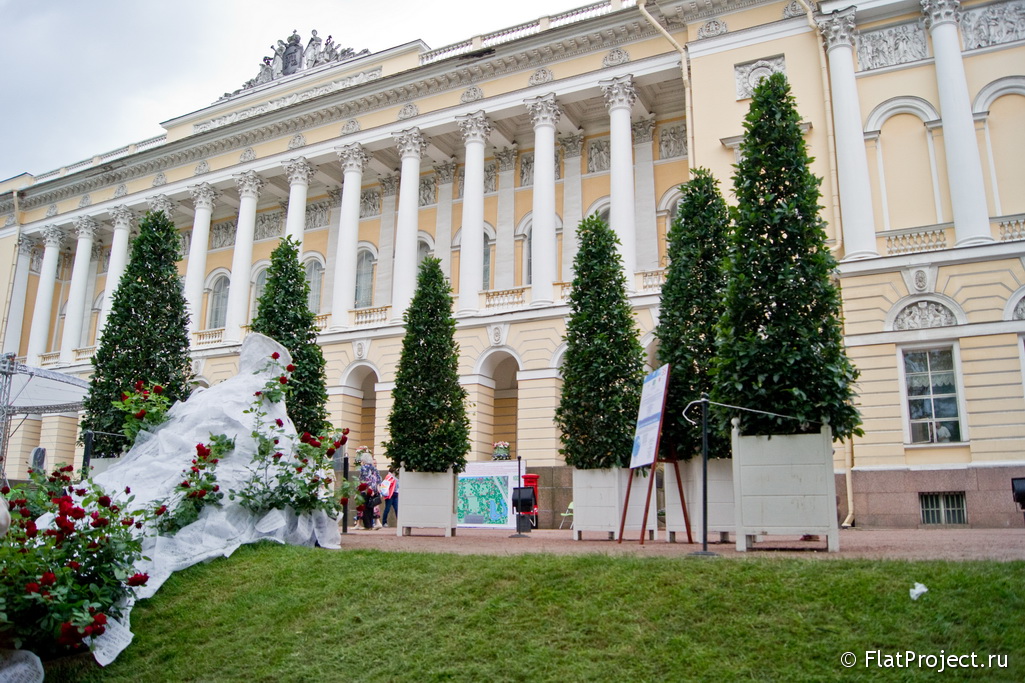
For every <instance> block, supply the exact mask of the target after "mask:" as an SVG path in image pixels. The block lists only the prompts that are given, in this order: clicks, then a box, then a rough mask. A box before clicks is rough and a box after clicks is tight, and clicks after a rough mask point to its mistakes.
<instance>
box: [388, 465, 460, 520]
mask: <svg viewBox="0 0 1025 683" xmlns="http://www.w3.org/2000/svg"><path fill="white" fill-rule="evenodd" d="M399 481H400V482H402V487H401V489H400V493H401V494H402V501H401V502H402V513H401V515H400V516H399V519H400V520H401V521H400V523H399V526H398V527H397V528H396V530H395V533H396V535H397V536H409V535H410V534H411V533H412V531H413V529H444V530H445V535H446V536H455V535H456V524H457V522H456V475H455V473H454V472H452V470H449V471H448V472H407V471H406V470H405V469H403V470H401V471H400V473H399Z"/></svg>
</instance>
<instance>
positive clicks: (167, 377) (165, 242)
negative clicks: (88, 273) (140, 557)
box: [82, 211, 192, 457]
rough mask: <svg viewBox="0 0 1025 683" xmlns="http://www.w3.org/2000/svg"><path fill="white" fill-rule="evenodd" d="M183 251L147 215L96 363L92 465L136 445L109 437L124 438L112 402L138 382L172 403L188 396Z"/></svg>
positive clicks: (162, 223) (88, 420)
mask: <svg viewBox="0 0 1025 683" xmlns="http://www.w3.org/2000/svg"><path fill="white" fill-rule="evenodd" d="M179 245H180V241H179V235H178V231H177V230H175V229H174V223H173V222H171V220H170V219H168V218H167V216H165V215H164V212H163V211H157V212H149V213H147V214H146V216H145V217H144V218H143V219H142V221H141V222H140V223H139V236H138V237H136V238H135V240H134V241H133V242H132V250H131V258H130V260H129V262H128V265H127V266H126V267H125V271H124V274H123V275H122V276H121V282H120V283H119V284H118V286H117V291H116V292H115V293H114V299H113V301H112V303H111V307H110V312H109V313H108V314H107V319H106V323H105V325H104V328H103V336H102V337H101V339H100V343H99V346H98V347H97V349H96V353H95V354H94V355H93V358H92V365H93V376H92V378H91V379H90V381H89V394H88V396H86V399H85V418H84V419H83V420H82V429H83V430H92V431H94V432H96V435H95V437H94V440H93V456H94V457H104V456H109V457H112V456H115V455H118V454H120V453H122V452H123V451H124V450H126V449H127V447H128V446H130V445H131V444H129V443H128V442H127V441H126V440H125V439H124V438H122V437H120V436H111V434H120V433H121V428H122V426H123V424H124V421H125V415H124V412H122V411H121V410H120V409H118V408H116V407H114V401H117V400H119V399H120V398H121V394H122V393H123V392H128V391H130V390H131V387H132V385H133V384H135V382H137V381H140V380H141V381H143V382H144V383H146V384H150V383H153V384H159V385H161V386H163V387H164V395H165V396H166V397H167V398H168V399H170V401H171V402H172V403H173V402H174V401H179V400H184V399H185V398H187V397H188V395H189V391H190V383H191V381H192V358H191V357H190V355H189V335H188V321H189V319H188V314H187V313H186V309H185V296H184V294H183V293H182V283H181V277H180V276H179V275H178V268H177V266H176V265H175V264H176V262H177V261H178V258H179ZM112 285H113V283H108V285H107V286H108V287H110V286H112ZM104 432H105V433H104Z"/></svg>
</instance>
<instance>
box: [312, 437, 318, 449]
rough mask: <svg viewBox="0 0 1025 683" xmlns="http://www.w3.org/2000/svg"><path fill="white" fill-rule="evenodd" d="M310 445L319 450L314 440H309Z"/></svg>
mask: <svg viewBox="0 0 1025 683" xmlns="http://www.w3.org/2000/svg"><path fill="white" fill-rule="evenodd" d="M310 445H311V446H313V447H314V448H320V442H319V441H317V440H316V439H313V440H311V441H310Z"/></svg>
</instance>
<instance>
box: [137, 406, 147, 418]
mask: <svg viewBox="0 0 1025 683" xmlns="http://www.w3.org/2000/svg"><path fill="white" fill-rule="evenodd" d="M144 417H146V409H145V408H143V409H142V410H140V411H139V412H137V413H136V414H135V419H136V420H141V419H142V418H144Z"/></svg>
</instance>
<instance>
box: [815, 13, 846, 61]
mask: <svg viewBox="0 0 1025 683" xmlns="http://www.w3.org/2000/svg"><path fill="white" fill-rule="evenodd" d="M815 23H816V24H817V25H818V27H819V33H821V34H822V42H824V43H825V44H826V51H827V52H828V51H830V50H832V49H833V48H834V47H854V7H848V8H847V9H841V10H837V11H835V12H832V13H830V14H820V15H816V16H815Z"/></svg>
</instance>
